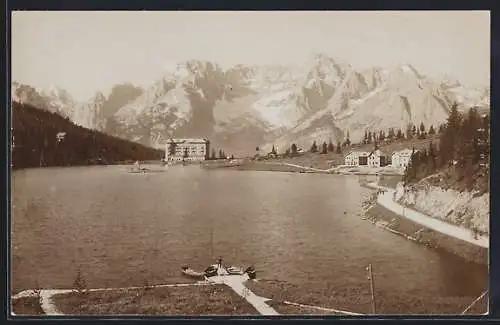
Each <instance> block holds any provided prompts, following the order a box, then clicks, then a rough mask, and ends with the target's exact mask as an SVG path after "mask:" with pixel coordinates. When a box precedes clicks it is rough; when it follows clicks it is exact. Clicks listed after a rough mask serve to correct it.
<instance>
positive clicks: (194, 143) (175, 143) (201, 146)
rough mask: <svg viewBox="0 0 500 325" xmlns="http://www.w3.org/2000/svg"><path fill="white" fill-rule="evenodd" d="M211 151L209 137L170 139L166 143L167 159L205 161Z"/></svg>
mask: <svg viewBox="0 0 500 325" xmlns="http://www.w3.org/2000/svg"><path fill="white" fill-rule="evenodd" d="M209 153H210V141H209V140H208V139H169V140H168V141H167V144H166V145H165V161H173V162H175V161H203V160H207V159H208V158H209V157H208V155H209Z"/></svg>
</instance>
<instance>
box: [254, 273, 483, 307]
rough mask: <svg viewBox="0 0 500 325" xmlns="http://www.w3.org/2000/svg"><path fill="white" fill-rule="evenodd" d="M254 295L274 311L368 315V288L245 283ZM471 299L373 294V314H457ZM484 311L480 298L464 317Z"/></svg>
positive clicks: (283, 283)
mask: <svg viewBox="0 0 500 325" xmlns="http://www.w3.org/2000/svg"><path fill="white" fill-rule="evenodd" d="M247 285H248V287H249V288H250V289H251V290H252V291H253V292H255V293H256V294H258V295H261V296H264V297H268V298H271V299H273V302H272V303H270V305H272V306H273V307H275V306H276V309H277V311H278V312H282V313H291V314H328V313H329V312H327V311H320V310H312V309H309V308H300V307H297V306H289V305H285V304H284V303H282V301H284V300H286V301H292V302H295V303H300V304H306V305H315V306H321V307H325V308H333V309H341V310H345V311H350V312H357V313H366V314H369V313H370V312H371V298H370V289H369V287H368V285H366V286H362V287H358V288H354V287H349V286H347V285H346V286H345V287H336V288H324V287H323V288H320V287H317V288H311V287H304V286H302V285H298V284H291V283H286V282H278V281H266V280H260V281H258V282H252V283H248V284H247ZM473 300H474V297H419V296H412V295H409V294H394V293H391V292H384V291H380V290H379V291H377V292H376V313H377V314H392V315H395V314H396V315H398V314H399V315H401V314H433V315H439V314H460V313H461V312H462V311H463V310H465V308H467V306H468V305H469V304H470V303H471V302H472V301H473ZM486 311H487V301H486V299H482V301H479V302H478V304H477V305H476V306H475V307H473V308H472V309H471V310H470V311H469V312H468V314H481V313H485V312H486Z"/></svg>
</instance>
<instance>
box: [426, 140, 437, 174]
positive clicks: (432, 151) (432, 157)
mask: <svg viewBox="0 0 500 325" xmlns="http://www.w3.org/2000/svg"><path fill="white" fill-rule="evenodd" d="M436 156H437V152H436V148H435V147H434V144H433V143H432V141H430V142H429V150H428V158H429V159H428V165H429V172H430V173H431V174H432V173H434V172H435V171H436V168H437V163H436Z"/></svg>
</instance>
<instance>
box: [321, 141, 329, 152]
mask: <svg viewBox="0 0 500 325" xmlns="http://www.w3.org/2000/svg"><path fill="white" fill-rule="evenodd" d="M327 152H328V145H327V144H326V142H323V145H322V148H321V153H322V154H326V153H327Z"/></svg>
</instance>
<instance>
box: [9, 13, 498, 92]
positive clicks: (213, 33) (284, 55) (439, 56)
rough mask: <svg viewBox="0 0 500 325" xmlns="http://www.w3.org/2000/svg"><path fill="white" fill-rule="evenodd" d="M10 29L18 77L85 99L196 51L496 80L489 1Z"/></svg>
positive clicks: (42, 17) (233, 58)
mask: <svg viewBox="0 0 500 325" xmlns="http://www.w3.org/2000/svg"><path fill="white" fill-rule="evenodd" d="M11 36H12V38H11V41H12V53H11V59H12V61H11V62H12V80H14V81H18V82H22V83H26V84H29V85H31V86H34V87H41V88H49V87H51V86H57V87H61V88H63V89H65V90H67V91H69V92H70V93H71V94H72V95H73V96H74V97H75V98H76V99H79V100H85V99H89V98H91V97H93V96H94V95H95V93H96V92H97V91H102V92H104V93H106V92H108V91H109V89H110V88H111V87H112V86H113V85H115V84H119V83H124V82H131V83H133V84H136V85H141V86H143V87H144V86H147V85H149V84H151V83H153V82H154V81H155V80H157V79H158V78H160V77H161V76H162V74H163V73H165V71H166V69H167V68H168V67H171V66H172V65H173V64H175V63H177V62H182V61H185V60H188V59H203V60H211V61H215V62H217V63H219V64H220V65H221V66H223V67H229V66H231V65H233V64H238V63H243V64H275V63H290V64H300V63H304V62H306V60H308V59H310V58H311V56H312V54H313V53H324V54H326V55H330V56H332V57H335V58H339V59H342V60H345V61H347V62H349V63H350V64H351V65H353V66H354V67H355V68H358V69H363V68H369V67H373V66H381V67H385V68H391V67H395V66H397V65H399V64H403V63H410V64H412V65H413V66H414V67H415V68H416V69H417V70H418V71H419V72H420V73H422V74H425V75H428V76H431V77H436V78H441V77H443V76H444V75H446V74H448V75H451V76H453V77H454V78H457V79H458V80H460V82H461V83H462V84H464V85H466V86H470V87H476V86H489V83H490V15H489V12H488V11H434V12H432V11H407V12H401V11H400V12H397V11H386V12H381V11H378V12H377V11H371V12H347V11H346V12H340V11H336V12H335V11H306V12H299V11H296V12H292V11H269V12H265V11H247V12H230V11H224V12H222V11H220V12H216V11H212V12H201V11H197V12H189V11H163V12H161V11H121V12H119V11H94V12H92V11H86V12H83V11H82V12H78V11H73V12H64V11H38V12H37V11H16V12H13V13H12V34H11Z"/></svg>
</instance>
